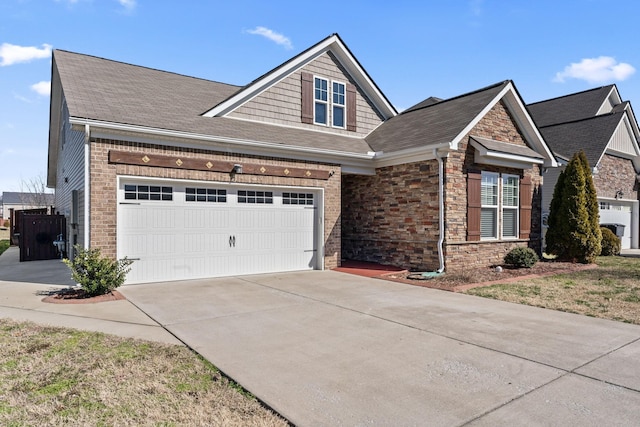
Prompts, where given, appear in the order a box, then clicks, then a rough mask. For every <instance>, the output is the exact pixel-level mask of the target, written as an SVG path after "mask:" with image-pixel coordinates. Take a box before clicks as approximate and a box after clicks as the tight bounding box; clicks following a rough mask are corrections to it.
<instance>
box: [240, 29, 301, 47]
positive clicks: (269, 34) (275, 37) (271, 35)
mask: <svg viewBox="0 0 640 427" xmlns="http://www.w3.org/2000/svg"><path fill="white" fill-rule="evenodd" d="M247 32H248V33H249V34H256V35H258V36H262V37H265V38H267V39H269V40H271V41H273V42H275V43H277V44H279V45H281V46H284V48H285V49H293V45H292V44H291V40H289V38H288V37H285V36H284V35H282V34H278V33H276V32H274V31H273V30H270V29H268V28H266V27H256V28H254V29H253V30H248V31H247Z"/></svg>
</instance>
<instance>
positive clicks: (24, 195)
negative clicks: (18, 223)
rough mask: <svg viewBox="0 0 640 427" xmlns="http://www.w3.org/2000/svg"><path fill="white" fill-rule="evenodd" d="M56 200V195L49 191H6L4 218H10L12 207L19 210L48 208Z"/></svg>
mask: <svg viewBox="0 0 640 427" xmlns="http://www.w3.org/2000/svg"><path fill="white" fill-rule="evenodd" d="M54 200H55V199H54V195H53V194H49V193H29V192H16V191H4V192H3V193H2V219H3V220H5V219H9V217H10V216H11V209H13V210H14V211H18V210H25V209H39V208H48V207H51V206H53V205H54Z"/></svg>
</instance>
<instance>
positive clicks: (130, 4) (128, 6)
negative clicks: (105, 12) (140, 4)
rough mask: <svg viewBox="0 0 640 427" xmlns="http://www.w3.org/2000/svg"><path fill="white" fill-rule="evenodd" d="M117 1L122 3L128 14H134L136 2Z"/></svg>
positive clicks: (133, 0)
mask: <svg viewBox="0 0 640 427" xmlns="http://www.w3.org/2000/svg"><path fill="white" fill-rule="evenodd" d="M117 1H118V3H120V5H121V6H122V7H124V8H125V10H126V11H127V12H133V9H135V8H136V5H137V3H136V0H117Z"/></svg>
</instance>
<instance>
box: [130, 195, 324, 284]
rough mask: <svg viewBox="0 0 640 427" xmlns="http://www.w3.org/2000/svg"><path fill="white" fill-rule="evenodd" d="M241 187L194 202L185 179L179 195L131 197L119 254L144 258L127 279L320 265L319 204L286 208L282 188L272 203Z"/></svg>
mask: <svg viewBox="0 0 640 427" xmlns="http://www.w3.org/2000/svg"><path fill="white" fill-rule="evenodd" d="M129 185H131V186H134V184H133V183H132V184H129ZM145 185H146V184H145ZM163 185H166V184H163ZM203 186H206V184H203ZM198 188H200V187H198ZM237 188H241V187H240V186H238V187H235V186H230V185H227V187H226V193H225V197H224V198H222V199H220V198H218V199H217V200H216V201H215V202H211V201H210V200H207V201H204V200H200V201H198V200H196V201H194V200H193V198H191V200H187V198H186V197H185V194H186V193H185V187H184V186H181V185H179V184H178V183H176V184H175V185H174V187H173V195H172V200H155V201H151V200H140V201H139V203H132V202H133V201H132V200H126V201H124V200H123V202H124V203H123V204H121V205H120V209H119V212H118V256H119V257H124V256H128V257H129V258H139V260H138V261H135V263H134V265H133V266H132V271H131V273H129V276H128V279H127V283H143V282H155V281H170V280H186V279H197V278H206V277H219V276H229V275H240V274H255V273H266V272H277V271H293V270H303V269H313V268H315V267H316V265H317V264H316V262H317V259H316V252H315V250H314V249H315V245H316V240H315V233H316V230H315V222H316V221H315V218H316V217H315V215H316V211H315V210H314V206H297V205H296V206H294V205H283V203H282V193H280V192H277V191H273V192H272V195H273V197H271V198H269V201H271V202H272V203H238V197H237V194H238V191H236V189H237ZM244 188H248V187H244ZM246 192H249V193H250V192H251V191H245V193H246ZM258 199H259V198H258V197H256V198H254V199H252V198H249V197H247V198H246V199H245V200H246V201H248V200H254V201H255V200H258ZM120 200H122V198H120ZM265 201H266V199H265ZM136 202H137V201H136Z"/></svg>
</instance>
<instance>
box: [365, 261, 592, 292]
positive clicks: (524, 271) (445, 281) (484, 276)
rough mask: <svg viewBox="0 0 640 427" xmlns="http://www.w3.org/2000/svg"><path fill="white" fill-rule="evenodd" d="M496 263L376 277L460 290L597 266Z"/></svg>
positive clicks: (455, 290)
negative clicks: (426, 275)
mask: <svg viewBox="0 0 640 427" xmlns="http://www.w3.org/2000/svg"><path fill="white" fill-rule="evenodd" d="M496 267H498V266H492V267H484V268H475V269H469V270H466V271H459V272H451V273H445V274H443V275H442V276H439V277H435V278H430V279H424V280H416V279H412V278H410V276H411V277H414V276H415V273H411V272H400V273H391V274H385V275H383V276H378V277H380V278H381V279H385V280H391V281H394V282H400V283H407V284H410V285H415V286H424V287H427V288H433V289H441V290H446V291H451V292H463V291H466V290H468V289H471V288H477V287H480V286H490V285H496V284H500V283H510V282H515V281H517V280H523V279H533V278H539V277H546V276H552V275H555V274H568V273H573V272H577V271H582V270H590V269H594V268H598V266H597V265H596V264H578V263H571V262H556V261H540V262H538V263H536V264H535V265H534V266H533V267H532V268H512V267H509V266H505V265H501V266H500V267H501V269H502V271H500V272H498V270H499V269H496Z"/></svg>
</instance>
